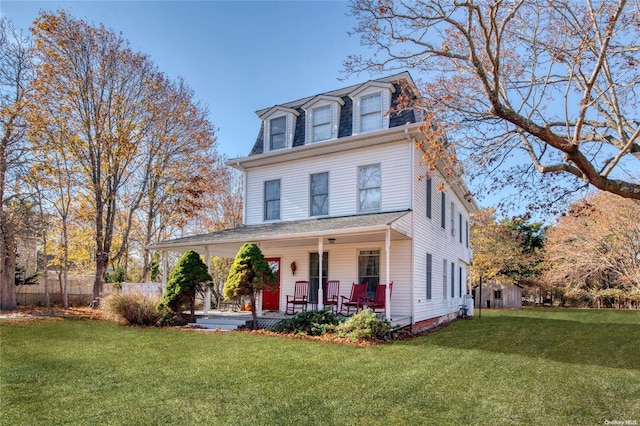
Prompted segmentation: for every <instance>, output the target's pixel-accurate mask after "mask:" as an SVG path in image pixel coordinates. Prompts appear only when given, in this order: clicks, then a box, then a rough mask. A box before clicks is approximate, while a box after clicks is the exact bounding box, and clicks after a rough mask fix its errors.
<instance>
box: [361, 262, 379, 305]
mask: <svg viewBox="0 0 640 426" xmlns="http://www.w3.org/2000/svg"><path fill="white" fill-rule="evenodd" d="M358 282H359V283H361V284H364V283H368V284H369V285H368V286H367V297H370V298H372V299H373V298H374V297H375V295H376V286H377V285H378V283H379V282H380V250H360V251H359V253H358Z"/></svg>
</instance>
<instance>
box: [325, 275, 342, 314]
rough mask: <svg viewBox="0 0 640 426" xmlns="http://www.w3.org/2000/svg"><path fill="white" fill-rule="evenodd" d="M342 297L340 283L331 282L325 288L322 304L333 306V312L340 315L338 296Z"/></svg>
mask: <svg viewBox="0 0 640 426" xmlns="http://www.w3.org/2000/svg"><path fill="white" fill-rule="evenodd" d="M339 295H340V281H337V280H329V281H327V284H326V285H325V288H324V298H323V300H322V304H323V305H324V306H325V308H326V307H327V306H331V312H333V313H334V314H336V313H338V296H339Z"/></svg>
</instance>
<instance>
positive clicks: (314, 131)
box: [301, 95, 344, 144]
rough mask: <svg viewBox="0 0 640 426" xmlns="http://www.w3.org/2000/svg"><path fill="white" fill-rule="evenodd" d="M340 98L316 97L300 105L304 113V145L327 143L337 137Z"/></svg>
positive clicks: (341, 104)
mask: <svg viewBox="0 0 640 426" xmlns="http://www.w3.org/2000/svg"><path fill="white" fill-rule="evenodd" d="M343 105H344V101H343V100H342V99H341V98H338V97H335V96H327V95H318V96H315V97H313V98H312V99H311V100H309V101H308V102H306V103H305V104H304V105H302V107H301V108H302V109H303V110H305V112H306V118H305V120H306V121H305V122H306V129H305V135H306V136H305V143H306V144H310V143H315V142H321V141H327V140H331V139H335V138H337V137H338V120H339V119H340V107H342V106H343Z"/></svg>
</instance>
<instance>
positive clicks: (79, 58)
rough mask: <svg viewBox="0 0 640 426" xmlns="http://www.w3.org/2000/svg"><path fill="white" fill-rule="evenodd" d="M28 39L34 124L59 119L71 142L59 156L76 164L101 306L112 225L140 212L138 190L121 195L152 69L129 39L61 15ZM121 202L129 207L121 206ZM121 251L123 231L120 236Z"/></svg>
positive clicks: (38, 25) (45, 19) (134, 159)
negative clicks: (34, 65) (33, 56)
mask: <svg viewBox="0 0 640 426" xmlns="http://www.w3.org/2000/svg"><path fill="white" fill-rule="evenodd" d="M32 31H33V33H34V36H35V45H36V52H37V58H38V59H39V61H40V66H39V69H38V73H37V78H36V80H35V84H34V93H35V96H34V103H33V108H34V111H33V112H34V113H33V114H32V116H31V117H32V120H33V121H34V125H38V124H35V123H37V122H38V121H47V120H48V121H49V122H51V121H53V120H60V121H62V122H64V125H65V131H66V134H67V135H68V137H67V138H65V139H64V140H63V141H61V142H63V143H64V146H63V147H61V149H64V150H65V151H66V152H67V153H68V155H70V156H71V157H72V158H73V160H74V162H75V164H77V165H78V167H79V170H80V173H81V175H82V178H83V182H84V183H83V185H82V186H80V188H86V194H85V195H86V197H87V198H88V199H89V200H91V203H92V211H93V213H94V221H93V222H94V232H95V247H96V248H95V263H96V272H95V273H96V275H95V282H94V287H93V298H94V301H97V300H99V298H100V296H101V293H102V287H103V283H104V276H105V272H106V270H107V267H108V264H109V260H110V255H111V251H112V248H113V247H112V246H113V242H114V233H115V224H116V218H117V216H118V214H119V213H121V209H123V208H126V211H128V212H129V213H128V217H131V215H132V214H133V213H132V212H133V211H135V209H136V208H137V204H138V203H139V201H140V198H141V194H143V193H144V192H145V187H144V184H145V183H146V181H143V186H142V187H140V188H136V190H135V192H133V193H132V194H125V191H126V190H128V189H131V188H128V187H127V183H128V182H129V181H130V179H131V176H132V175H133V174H134V173H135V170H136V169H137V168H138V167H140V155H139V147H140V146H141V145H142V141H143V140H144V138H145V136H146V134H147V131H148V127H149V125H150V120H149V112H148V109H147V106H148V105H149V103H150V102H151V101H152V100H153V98H152V96H151V95H150V93H151V92H152V88H151V87H150V85H149V84H148V82H149V81H150V80H151V79H152V78H153V75H154V73H155V69H154V67H153V65H152V63H151V62H150V61H149V60H148V58H147V57H145V56H144V55H142V54H139V53H135V52H133V51H131V49H130V48H129V46H128V43H127V42H126V40H124V39H123V38H122V36H120V35H116V34H114V33H113V32H112V31H110V30H108V29H105V28H104V27H102V26H101V27H98V28H96V27H92V26H90V25H88V24H86V23H85V22H83V21H81V20H74V19H72V18H71V17H69V16H67V15H66V14H65V13H64V12H59V13H58V14H49V13H43V14H41V15H40V16H39V17H38V19H36V21H35V22H34V27H33V30H32ZM123 200H125V202H126V205H122V204H123ZM122 234H123V237H122V239H123V241H124V243H123V245H122V247H121V248H120V249H119V250H118V252H117V253H116V254H114V255H113V257H114V258H117V257H119V256H120V255H121V251H123V250H125V248H126V239H127V235H128V229H125V230H123V231H122Z"/></svg>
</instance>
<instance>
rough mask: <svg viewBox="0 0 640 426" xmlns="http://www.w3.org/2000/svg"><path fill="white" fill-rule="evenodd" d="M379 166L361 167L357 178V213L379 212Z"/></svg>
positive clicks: (380, 203)
mask: <svg viewBox="0 0 640 426" xmlns="http://www.w3.org/2000/svg"><path fill="white" fill-rule="evenodd" d="M380 187H381V176H380V164H372V165H369V166H361V167H360V170H359V177H358V189H359V203H358V206H359V211H361V212H364V211H371V210H380V207H381V205H382V202H381V188H380Z"/></svg>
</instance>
